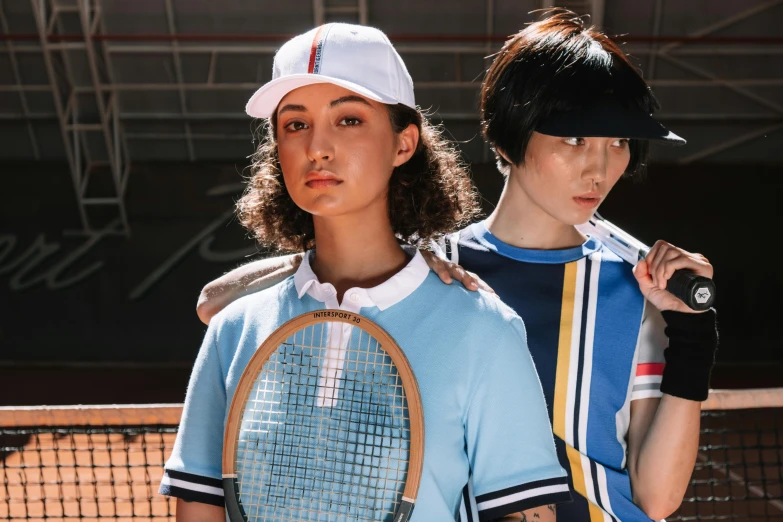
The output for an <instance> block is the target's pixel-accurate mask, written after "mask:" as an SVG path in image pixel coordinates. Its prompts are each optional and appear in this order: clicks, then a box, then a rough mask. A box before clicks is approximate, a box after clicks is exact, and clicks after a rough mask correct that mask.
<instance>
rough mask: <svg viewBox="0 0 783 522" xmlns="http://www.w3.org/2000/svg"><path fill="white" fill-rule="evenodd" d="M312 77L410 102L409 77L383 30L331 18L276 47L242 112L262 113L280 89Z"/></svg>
mask: <svg viewBox="0 0 783 522" xmlns="http://www.w3.org/2000/svg"><path fill="white" fill-rule="evenodd" d="M314 83H333V84H335V85H339V86H340V87H344V88H346V89H348V90H350V91H353V92H355V93H357V94H360V95H362V96H364V97H366V98H369V99H371V100H375V101H378V102H381V103H388V104H392V105H393V104H397V103H401V104H403V105H407V106H408V107H411V108H413V109H415V108H416V101H415V99H414V96H413V80H411V77H410V75H409V74H408V70H407V69H406V68H405V63H403V61H402V58H400V55H399V54H397V51H395V50H394V47H393V46H392V44H391V42H390V41H389V39H388V38H387V37H386V35H385V34H383V32H382V31H380V30H378V29H375V28H374V27H366V26H363V25H351V24H338V23H333V24H326V25H322V26H320V27H316V28H315V29H312V30H311V31H308V32H306V33H304V34H300V35H299V36H296V37H294V38H292V39H291V40H289V41H288V42H286V43H285V44H284V45H283V46H282V47H281V48H280V50H279V51H277V54H276V55H275V62H274V65H273V66H272V80H271V81H270V82H269V83H267V84H266V85H264V86H263V87H261V88H260V89H258V90H257V91H256V92H255V94H253V96H252V97H251V98H250V100H249V101H248V102H247V106H246V107H245V112H247V113H248V114H249V115H250V116H253V117H254V118H268V117H270V116H271V115H272V114H273V113H274V112H275V110H276V109H277V105H278V104H279V103H280V100H282V99H283V97H284V96H285V95H286V94H288V93H289V92H291V91H293V90H294V89H297V88H299V87H303V86H305V85H311V84H314Z"/></svg>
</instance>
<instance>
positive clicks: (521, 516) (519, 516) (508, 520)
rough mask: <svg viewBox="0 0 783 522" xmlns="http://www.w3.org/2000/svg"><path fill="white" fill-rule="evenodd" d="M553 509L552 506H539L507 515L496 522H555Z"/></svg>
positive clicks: (553, 506) (555, 517) (555, 515)
mask: <svg viewBox="0 0 783 522" xmlns="http://www.w3.org/2000/svg"><path fill="white" fill-rule="evenodd" d="M555 509H556V508H555V505H554V504H549V505H546V506H539V507H537V508H533V509H528V510H525V511H522V512H521V513H514V514H511V515H508V516H506V517H503V518H500V519H498V520H497V521H496V522H513V521H519V520H521V521H522V522H555V521H556V520H557V514H556V512H555Z"/></svg>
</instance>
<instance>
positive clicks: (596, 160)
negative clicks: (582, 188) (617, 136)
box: [582, 147, 609, 185]
mask: <svg viewBox="0 0 783 522" xmlns="http://www.w3.org/2000/svg"><path fill="white" fill-rule="evenodd" d="M591 148H592V150H590V151H589V152H588V154H587V158H586V159H587V161H586V163H585V167H584V170H583V171H582V179H585V180H587V181H590V183H591V184H592V185H598V184H599V183H601V182H602V181H604V180H605V179H606V169H607V167H608V165H609V158H608V154H609V151H607V150H606V149H605V148H604V147H591Z"/></svg>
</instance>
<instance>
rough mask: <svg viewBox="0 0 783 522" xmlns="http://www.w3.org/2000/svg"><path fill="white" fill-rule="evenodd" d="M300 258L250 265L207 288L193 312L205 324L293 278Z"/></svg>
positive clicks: (255, 262)
mask: <svg viewBox="0 0 783 522" xmlns="http://www.w3.org/2000/svg"><path fill="white" fill-rule="evenodd" d="M301 261H302V254H293V255H289V256H281V257H271V258H267V259H261V260H258V261H253V262H252V263H248V264H246V265H243V266H240V267H239V268H235V269H234V270H232V271H231V272H228V273H227V274H225V275H223V276H221V277H219V278H218V279H215V280H214V281H212V282H210V283H209V284H207V285H206V286H205V287H204V288H203V289H202V290H201V294H200V295H199V297H198V304H197V305H196V312H197V313H198V317H199V319H201V321H202V322H203V323H204V324H209V321H210V320H211V319H212V317H213V316H214V315H215V314H217V313H218V312H219V311H220V310H222V309H223V308H225V307H226V306H227V305H228V304H229V303H231V302H232V301H235V300H237V299H239V298H240V297H242V296H245V295H248V294H252V293H253V292H258V291H259V290H264V289H265V288H269V287H270V286H273V285H275V284H277V283H279V282H280V281H282V280H284V279H285V278H287V277H288V276H290V275H291V274H293V273H294V272H295V271H296V269H297V267H298V266H299V263H301Z"/></svg>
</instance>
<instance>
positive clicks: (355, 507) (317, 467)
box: [223, 310, 424, 522]
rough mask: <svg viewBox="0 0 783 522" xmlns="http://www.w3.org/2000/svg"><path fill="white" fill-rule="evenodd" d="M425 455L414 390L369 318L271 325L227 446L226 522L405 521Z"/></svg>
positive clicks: (323, 317) (323, 316)
mask: <svg viewBox="0 0 783 522" xmlns="http://www.w3.org/2000/svg"><path fill="white" fill-rule="evenodd" d="M423 458H424V420H423V412H422V407H421V398H420V396H419V389H418V385H417V384H416V380H415V378H414V375H413V372H412V371H411V368H410V365H409V363H408V360H407V358H406V357H405V355H404V353H403V352H402V350H400V348H399V346H397V344H396V343H395V342H394V340H393V339H392V338H391V337H390V336H389V335H388V334H387V333H386V332H385V331H383V330H382V329H381V328H380V327H379V326H378V325H376V324H375V323H373V322H372V321H370V320H369V319H367V318H365V317H362V316H360V315H357V314H353V313H350V312H344V311H342V310H318V311H313V312H308V313H306V314H303V315H300V316H298V317H296V318H294V319H291V320H290V321H288V322H287V323H285V324H284V325H283V326H281V327H280V328H278V329H277V330H275V331H274V332H273V333H272V335H270V336H269V337H268V338H267V340H266V341H264V343H263V344H262V345H261V347H260V348H259V349H258V350H257V351H256V353H255V354H254V355H253V357H252V358H251V359H250V362H249V363H248V365H247V367H246V368H245V371H244V373H243V374H242V377H241V379H240V381H239V384H238V385H237V389H236V393H235V394H234V398H233V400H232V402H231V407H230V409H229V413H228V419H227V422H226V430H225V436H224V442H223V490H224V493H225V500H226V510H227V512H228V515H229V518H230V520H231V522H257V521H258V522H260V521H275V522H280V521H300V520H318V521H322V520H324V521H325V520H329V521H332V520H335V521H338V520H339V521H348V520H350V521H366V520H373V521H375V520H377V521H388V522H405V521H407V520H408V519H409V518H410V515H411V512H412V510H413V506H414V502H415V499H416V495H417V492H418V489H419V480H420V478H421V469H422V461H423Z"/></svg>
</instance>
